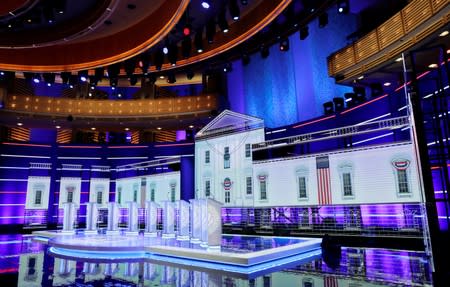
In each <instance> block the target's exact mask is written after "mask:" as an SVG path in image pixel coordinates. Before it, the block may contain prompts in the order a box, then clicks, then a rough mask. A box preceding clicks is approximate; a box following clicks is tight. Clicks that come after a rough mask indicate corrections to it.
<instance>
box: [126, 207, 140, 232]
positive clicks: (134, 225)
mask: <svg viewBox="0 0 450 287" xmlns="http://www.w3.org/2000/svg"><path fill="white" fill-rule="evenodd" d="M138 233H139V226H138V205H137V202H134V201H130V202H128V229H127V231H125V235H138Z"/></svg>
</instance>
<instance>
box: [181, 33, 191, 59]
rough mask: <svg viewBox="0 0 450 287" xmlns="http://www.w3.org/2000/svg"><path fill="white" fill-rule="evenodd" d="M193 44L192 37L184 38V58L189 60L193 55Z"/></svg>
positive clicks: (182, 47)
mask: <svg viewBox="0 0 450 287" xmlns="http://www.w3.org/2000/svg"><path fill="white" fill-rule="evenodd" d="M191 49H192V43H191V37H190V36H184V38H183V40H182V41H181V54H182V56H183V58H185V59H187V58H189V56H190V55H191Z"/></svg>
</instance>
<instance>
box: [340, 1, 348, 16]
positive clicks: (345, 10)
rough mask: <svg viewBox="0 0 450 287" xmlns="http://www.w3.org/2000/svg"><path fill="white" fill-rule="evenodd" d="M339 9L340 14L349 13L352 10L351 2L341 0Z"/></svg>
mask: <svg viewBox="0 0 450 287" xmlns="http://www.w3.org/2000/svg"><path fill="white" fill-rule="evenodd" d="M337 11H338V13H340V14H347V13H348V12H349V11H350V3H349V1H348V0H339V1H338V2H337Z"/></svg>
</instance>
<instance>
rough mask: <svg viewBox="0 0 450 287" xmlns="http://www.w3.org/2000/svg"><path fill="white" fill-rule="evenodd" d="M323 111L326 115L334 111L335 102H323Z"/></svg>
mask: <svg viewBox="0 0 450 287" xmlns="http://www.w3.org/2000/svg"><path fill="white" fill-rule="evenodd" d="M323 111H324V113H325V114H326V115H329V114H332V113H334V109H333V102H331V101H330V102H326V103H324V104H323Z"/></svg>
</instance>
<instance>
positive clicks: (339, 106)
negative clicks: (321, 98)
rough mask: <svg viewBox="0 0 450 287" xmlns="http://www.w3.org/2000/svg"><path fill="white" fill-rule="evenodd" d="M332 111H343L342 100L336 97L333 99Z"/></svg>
mask: <svg viewBox="0 0 450 287" xmlns="http://www.w3.org/2000/svg"><path fill="white" fill-rule="evenodd" d="M333 104H334V110H335V111H336V112H340V111H342V110H344V98H341V97H336V98H333Z"/></svg>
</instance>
